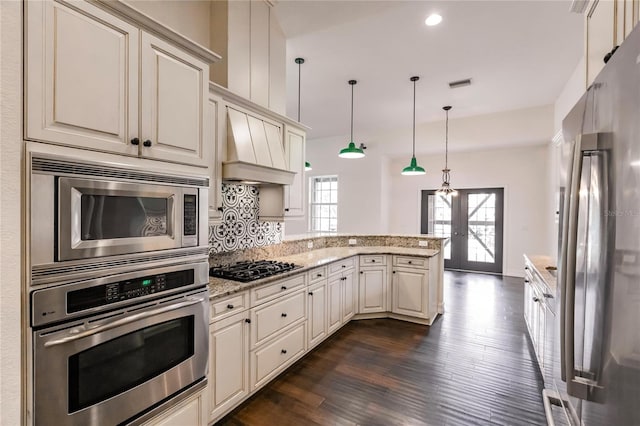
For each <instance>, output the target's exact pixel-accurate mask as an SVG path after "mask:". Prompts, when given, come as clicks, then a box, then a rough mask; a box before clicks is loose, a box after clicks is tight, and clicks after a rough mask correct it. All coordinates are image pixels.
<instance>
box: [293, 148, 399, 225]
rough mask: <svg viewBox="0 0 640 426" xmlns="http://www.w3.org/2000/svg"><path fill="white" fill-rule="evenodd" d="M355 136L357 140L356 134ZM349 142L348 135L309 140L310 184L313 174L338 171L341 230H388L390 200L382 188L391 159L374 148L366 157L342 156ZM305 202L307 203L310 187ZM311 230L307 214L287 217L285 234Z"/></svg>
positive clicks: (335, 172) (366, 151)
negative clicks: (387, 219)
mask: <svg viewBox="0 0 640 426" xmlns="http://www.w3.org/2000/svg"><path fill="white" fill-rule="evenodd" d="M355 139H356V142H357V137H356V138H355ZM347 144H348V137H346V138H343V137H339V138H330V139H315V140H313V141H307V146H306V159H307V161H309V162H311V165H312V167H313V170H311V171H309V172H306V173H305V178H306V179H307V185H308V179H309V178H310V177H313V176H324V175H338V232H349V233H361V234H372V233H386V232H387V223H386V215H387V212H385V211H384V210H385V209H386V204H387V203H386V200H385V198H386V195H384V194H383V191H382V190H381V188H383V187H384V185H385V184H384V182H383V181H384V179H385V176H386V175H387V173H384V170H385V167H386V166H385V165H386V163H387V162H388V160H387V159H386V158H385V157H383V156H381V155H380V154H379V153H378V152H376V150H375V149H373V148H371V149H367V150H365V153H366V157H365V158H364V159H344V158H339V157H338V153H339V152H340V150H341V149H342V148H345V147H346V146H347ZM383 202H384V203H383ZM305 203H308V191H307V194H306V196H305ZM306 205H307V206H308V204H306ZM308 213H309V212H308V208H307V215H308ZM308 231H309V229H308V220H307V219H306V218H305V219H303V220H287V221H285V234H286V235H296V234H301V233H304V232H308Z"/></svg>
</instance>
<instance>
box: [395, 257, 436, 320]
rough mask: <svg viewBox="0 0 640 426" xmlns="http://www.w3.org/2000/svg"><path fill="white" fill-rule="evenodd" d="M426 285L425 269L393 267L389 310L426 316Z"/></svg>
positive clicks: (427, 281)
mask: <svg viewBox="0 0 640 426" xmlns="http://www.w3.org/2000/svg"><path fill="white" fill-rule="evenodd" d="M428 286H429V275H428V271H427V270H424V269H418V268H403V267H395V268H394V270H393V301H392V309H391V311H392V312H394V313H396V314H401V315H409V316H412V317H419V318H428V312H427V306H428V300H427V298H428V295H429V291H428V289H429V287H428Z"/></svg>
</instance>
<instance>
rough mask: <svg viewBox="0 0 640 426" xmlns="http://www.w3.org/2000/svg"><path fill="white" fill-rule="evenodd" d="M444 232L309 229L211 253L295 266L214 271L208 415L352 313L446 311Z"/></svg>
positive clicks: (425, 318)
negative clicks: (259, 274)
mask: <svg viewBox="0 0 640 426" xmlns="http://www.w3.org/2000/svg"><path fill="white" fill-rule="evenodd" d="M443 240H445V239H444V238H439V237H432V236H426V235H423V236H400V235H333V236H324V235H313V236H297V237H289V239H287V240H285V241H283V242H282V243H279V244H273V245H269V246H265V247H255V248H250V249H247V250H239V251H235V252H230V253H219V254H214V255H212V256H211V257H210V263H211V264H212V265H213V266H215V265H220V264H229V263H234V262H248V261H253V260H256V259H267V260H270V261H271V260H273V261H277V262H284V263H286V264H290V263H293V264H294V265H295V268H294V269H290V270H286V271H284V272H281V273H279V274H277V275H272V276H268V277H266V278H261V279H257V280H255V281H250V282H244V283H242V282H238V281H232V280H229V279H225V278H217V277H210V280H209V292H210V301H211V314H210V360H209V365H210V375H209V383H210V388H209V397H210V404H209V421H210V422H211V421H216V420H217V419H220V418H221V417H222V416H224V415H225V414H227V413H228V412H230V411H231V410H232V409H233V408H235V407H236V406H237V405H239V404H240V403H241V402H242V401H244V400H245V399H246V398H248V397H249V396H250V395H251V394H253V393H254V392H255V391H257V390H258V389H260V388H262V387H263V386H264V385H265V384H267V383H268V382H269V381H271V380H272V379H274V378H275V377H276V376H278V375H279V374H280V373H281V372H283V371H284V370H285V369H286V368H288V367H289V366H290V365H292V364H293V363H294V362H295V361H297V360H298V359H300V358H301V357H302V356H304V355H305V354H306V353H307V352H308V351H309V350H311V349H312V348H313V347H315V346H316V345H318V344H319V343H321V342H322V341H323V340H325V339H326V338H327V337H329V336H330V335H331V334H332V333H333V332H335V331H337V330H338V329H339V328H341V327H342V326H343V325H345V324H347V323H348V322H349V321H350V320H352V319H353V320H359V319H370V318H394V319H398V320H403V321H411V322H415V323H419V324H425V325H431V324H432V323H433V321H434V320H435V318H436V317H437V315H438V314H442V313H443V312H444V304H443V300H442V279H443V267H444V260H443V256H442V252H441V247H442V242H443Z"/></svg>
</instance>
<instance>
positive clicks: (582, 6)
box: [569, 0, 589, 13]
mask: <svg viewBox="0 0 640 426" xmlns="http://www.w3.org/2000/svg"><path fill="white" fill-rule="evenodd" d="M588 4H589V0H573V1H572V2H571V7H570V8H569V10H570V11H571V12H573V13H584V11H585V10H587V5H588Z"/></svg>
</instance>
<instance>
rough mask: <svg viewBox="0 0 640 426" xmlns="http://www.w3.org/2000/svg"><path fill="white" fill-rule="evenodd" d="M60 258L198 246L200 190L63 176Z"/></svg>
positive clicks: (58, 228) (59, 213)
mask: <svg viewBox="0 0 640 426" xmlns="http://www.w3.org/2000/svg"><path fill="white" fill-rule="evenodd" d="M57 201H58V202H57V205H58V212H57V213H58V226H57V260H59V261H63V260H74V259H87V258H95V257H100V256H112V255H117V254H133V253H141V252H148V251H155V250H165V249H172V248H180V247H193V246H197V245H198V226H197V222H198V220H197V214H198V189H197V188H186V187H178V186H169V185H159V184H156V185H154V184H142V183H125V182H118V181H106V180H96V179H83V178H68V177H60V178H58V200H57Z"/></svg>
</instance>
